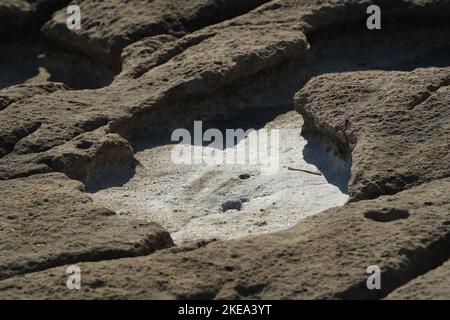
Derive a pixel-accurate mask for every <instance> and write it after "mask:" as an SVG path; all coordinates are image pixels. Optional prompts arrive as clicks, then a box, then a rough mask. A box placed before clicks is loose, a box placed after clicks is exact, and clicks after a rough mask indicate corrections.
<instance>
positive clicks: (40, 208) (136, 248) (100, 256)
mask: <svg viewBox="0 0 450 320" xmlns="http://www.w3.org/2000/svg"><path fill="white" fill-rule="evenodd" d="M0 194H1V195H2V197H1V199H0V231H1V232H0V238H1V241H0V261H1V262H0V279H4V278H8V277H11V276H14V275H17V274H22V273H27V272H32V271H36V270H42V269H46V268H50V267H53V266H58V265H63V264H67V263H69V264H70V263H76V262H78V261H89V260H90V261H95V260H105V259H113V258H121V257H128V256H138V255H145V254H148V253H151V252H153V251H155V250H158V249H161V248H167V247H170V246H172V245H173V243H172V240H171V238H170V235H169V234H168V233H167V232H166V231H165V230H164V229H163V228H161V227H160V226H159V225H157V224H154V223H148V222H143V221H139V220H126V219H122V218H119V217H117V216H116V215H115V213H114V212H111V211H109V210H107V209H104V208H101V207H97V206H95V205H93V204H92V200H91V199H90V198H89V196H88V195H87V194H85V193H83V190H82V185H81V183H79V182H76V181H73V180H70V179H68V178H67V177H66V176H64V175H63V174H59V173H54V174H43V175H34V176H32V177H28V178H22V179H16V180H9V181H2V182H0Z"/></svg>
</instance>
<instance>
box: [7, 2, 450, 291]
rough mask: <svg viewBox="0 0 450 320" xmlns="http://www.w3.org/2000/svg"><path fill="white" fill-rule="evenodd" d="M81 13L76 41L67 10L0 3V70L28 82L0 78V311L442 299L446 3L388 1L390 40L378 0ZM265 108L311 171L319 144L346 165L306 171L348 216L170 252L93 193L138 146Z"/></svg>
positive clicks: (91, 6) (128, 167)
mask: <svg viewBox="0 0 450 320" xmlns="http://www.w3.org/2000/svg"><path fill="white" fill-rule="evenodd" d="M77 3H79V5H80V7H81V10H82V11H83V20H82V21H83V22H82V29H81V30H79V31H77V30H73V31H71V30H69V29H67V27H66V25H65V18H66V11H65V6H66V5H68V4H69V1H63V0H61V1H56V0H28V1H25V0H16V1H10V0H0V27H1V28H0V41H1V42H2V51H3V50H4V49H3V48H5V50H6V51H7V52H11V53H8V54H7V55H8V59H11V60H5V61H14V64H12V65H13V67H14V68H12V69H11V68H9V69H2V68H7V67H8V66H3V65H1V64H2V62H0V70H15V69H17V70H21V71H20V74H19V71H18V74H16V75H14V76H12V75H11V76H9V75H8V76H4V77H3V76H2V78H0V88H1V89H0V123H1V124H2V125H1V127H0V194H1V198H0V238H1V241H0V298H3V299H29V298H37V299H44V298H64V299H66V298H77V299H78V298H82V299H92V298H101V299H117V298H125V299H142V298H144V299H147V298H149V299H163V298H170V299H172V298H177V299H179V298H184V299H186V298H189V299H191V298H200V299H214V298H215V299H220V298H231V299H234V298H251V299H253V298H255V299H258V298H274V299H284V298H286V299H358V298H364V299H381V298H394V299H410V298H418V299H421V298H450V286H449V285H448V280H447V279H448V277H446V275H447V274H448V272H449V263H448V260H449V258H450V254H449V253H450V222H449V221H450V219H449V212H450V196H449V192H448V190H449V189H450V178H449V177H450V153H449V149H450V87H449V84H450V58H449V57H450V55H449V53H450V23H449V22H448V21H449V16H450V1H448V0H429V1H422V0H399V1H389V0H383V1H377V3H378V4H379V5H380V7H381V8H382V12H383V28H382V30H379V31H369V30H367V28H366V25H365V19H366V18H367V14H366V9H367V7H368V6H369V5H370V4H371V3H372V1H369V0H344V1H341V0H339V1H337V0H325V1H324V0H271V1H270V0H248V1H224V0H213V1H209V0H208V1H207V0H195V1H188V2H186V1H181V0H170V1H168V0H160V1H159V0H158V1H150V0H139V1H133V2H123V1H118V0H105V1H102V2H98V1H95V0H84V1H78V2H77ZM52 13H53V15H52ZM412 35H414V36H412ZM30 43H39V45H40V46H42V47H41V49H39V50H37V53H33V54H30V55H28V57H30V59H31V60H27V64H26V66H23V65H22V62H20V61H19V60H17V59H16V60H15V59H14V55H15V52H17V50H19V49H17V48H24V47H25V48H26V47H27V46H28V45H29V44H30ZM8 50H9V51H8ZM0 54H3V53H0ZM43 56H46V57H48V58H45V57H44V58H42V57H43ZM50 57H51V58H50ZM27 59H28V58H27ZM21 65H22V67H21V68H19V67H20V66H21ZM64 68H66V69H64ZM43 70H44V71H45V72H44V71H43ZM55 70H58V72H56V71H55ZM61 70H63V71H61ZM73 70H78V72H79V73H78V74H77V75H76V76H73V72H74V71H73ZM87 82H89V83H87ZM3 83H4V85H3ZM266 109H269V110H271V112H272V113H271V114H272V115H275V116H277V115H280V114H284V113H286V112H288V111H290V110H294V109H295V110H297V111H298V112H299V113H300V114H301V115H302V117H303V120H304V124H303V129H302V133H303V136H304V137H305V138H306V139H307V140H308V145H307V146H306V147H305V151H304V152H305V154H304V157H305V159H307V158H308V157H309V158H310V159H316V160H317V157H314V156H312V154H313V153H314V152H318V150H319V151H320V150H322V149H318V148H317V145H318V144H319V142H318V141H320V143H323V144H325V145H326V148H325V149H327V150H328V152H330V153H333V154H334V155H335V156H336V157H338V158H340V159H342V161H343V163H345V164H349V163H351V169H350V174H351V176H350V179H349V181H348V184H347V183H345V186H342V181H339V182H337V181H334V180H333V179H334V178H335V176H334V175H333V173H330V172H328V171H327V170H328V169H329V168H328V167H329V166H327V165H326V164H323V163H314V160H311V161H312V162H313V164H314V165H316V166H317V168H318V169H320V170H321V171H322V172H323V174H324V177H325V178H326V179H328V181H330V183H332V184H335V185H339V187H340V188H341V189H342V188H344V189H347V188H348V193H349V197H350V198H349V201H348V203H346V204H345V205H343V206H339V207H335V208H330V209H328V210H325V211H323V212H320V213H318V214H315V215H312V216H310V217H307V218H305V219H302V220H301V221H299V222H298V223H297V224H296V225H295V226H294V227H292V228H290V229H287V230H280V231H277V232H270V233H267V234H261V235H252V236H247V237H242V238H238V239H232V240H214V239H206V241H201V240H200V239H192V240H193V241H192V242H190V243H183V244H180V245H174V243H173V241H172V238H171V237H170V234H169V232H167V231H166V230H165V229H164V228H163V227H162V226H160V225H159V224H157V223H154V222H151V221H142V220H139V219H133V218H132V217H123V216H121V215H120V214H118V213H117V212H114V211H113V210H110V209H106V208H104V207H103V206H100V205H99V204H97V203H96V202H95V201H93V200H92V196H91V195H90V194H89V193H88V192H95V191H96V190H98V189H102V188H106V187H109V186H111V185H113V186H114V185H121V184H123V183H124V181H127V180H128V179H130V176H133V174H134V170H135V169H136V166H139V162H138V160H137V159H136V157H135V152H136V150H139V149H140V148H142V146H143V145H145V148H152V147H157V146H160V145H161V142H159V140H158V139H159V137H162V138H161V139H162V140H164V139H167V137H169V138H170V132H171V131H172V129H174V128H179V127H182V126H188V125H189V124H191V123H192V122H193V121H194V120H196V119H202V120H205V121H206V120H208V121H219V122H221V121H226V119H228V118H232V119H236V118H243V117H245V118H246V119H250V121H255V122H251V123H252V124H254V125H256V123H257V121H258V117H259V116H260V115H261V114H262V113H263V110H266ZM266 122H268V121H266ZM327 168H328V169H327ZM246 178H248V177H246ZM242 180H246V179H242ZM345 182H347V181H345ZM239 201H241V204H242V199H239ZM284 201H289V199H284ZM71 264H76V265H78V266H79V267H80V268H81V270H82V272H83V287H82V289H81V290H68V289H67V288H66V280H67V274H66V268H67V266H68V265H71ZM370 265H378V266H379V267H380V268H381V278H382V287H381V290H368V288H367V287H366V279H367V276H368V275H367V273H366V269H367V267H368V266H370Z"/></svg>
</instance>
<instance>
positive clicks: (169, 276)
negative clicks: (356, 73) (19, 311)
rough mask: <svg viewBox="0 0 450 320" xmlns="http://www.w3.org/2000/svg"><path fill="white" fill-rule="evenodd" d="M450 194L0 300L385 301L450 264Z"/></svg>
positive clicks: (13, 291)
mask: <svg viewBox="0 0 450 320" xmlns="http://www.w3.org/2000/svg"><path fill="white" fill-rule="evenodd" d="M449 187H450V179H442V180H437V181H433V182H430V183H426V184H423V185H421V186H418V187H415V188H412V189H410V190H407V191H404V192H401V193H398V194H396V195H393V196H383V197H380V198H378V199H375V200H366V201H360V202H357V203H351V204H348V205H346V206H344V207H340V208H333V209H329V210H327V211H325V212H323V213H321V214H318V215H316V216H313V217H309V218H306V219H305V220H303V221H302V222H301V223H299V224H298V225H297V226H296V227H294V228H292V229H290V230H287V231H283V232H278V233H274V234H270V235H264V236H258V237H248V238H242V239H239V240H233V241H217V242H212V243H209V244H207V245H204V246H203V247H201V248H198V249H195V250H192V249H193V248H187V249H183V248H175V249H169V250H164V251H160V252H157V253H155V254H153V255H150V256H147V257H138V258H127V259H119V260H114V261H105V262H95V263H80V264H78V266H79V267H80V268H81V270H82V279H83V288H82V289H81V290H80V291H77V292H74V291H71V290H68V289H67V288H66V286H65V284H66V279H67V278H66V274H65V268H64V267H62V268H54V269H49V270H46V271H42V272H37V273H33V274H28V275H24V276H18V277H15V278H13V279H8V280H5V281H2V282H0V296H1V297H2V298H23V297H27V298H84V299H91V298H102V299H111V298H127V299H161V298H205V299H206V298H208V299H210V298H263V299H270V298H275V299H280V298H284V299H319V298H321V299H322V298H347V299H348V298H379V297H382V296H384V295H386V294H387V293H389V292H391V291H392V290H393V289H395V288H396V287H399V286H400V285H402V284H404V283H406V282H407V281H409V280H410V279H412V278H414V277H416V276H417V275H420V274H422V273H424V272H426V271H428V270H430V269H432V268H434V267H436V266H437V265H439V264H440V263H442V262H443V261H445V260H446V259H447V258H448V252H449V249H450V247H449V246H450V242H449V241H448V239H449V238H450V224H449V223H448V220H449V219H448V212H449V209H450V199H449V198H448V194H447V191H448V188H449ZM400 213H402V214H400ZM379 217H382V218H381V219H378V218H379ZM381 230H382V231H381ZM330 240H331V241H330ZM370 265H378V266H379V267H380V268H381V270H382V274H381V279H382V289H381V290H368V289H367V287H366V280H367V277H368V275H367V273H366V270H367V267H368V266H370ZM43 284H44V285H43ZM98 284H100V285H98Z"/></svg>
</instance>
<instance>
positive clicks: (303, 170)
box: [288, 167, 322, 176]
mask: <svg viewBox="0 0 450 320" xmlns="http://www.w3.org/2000/svg"><path fill="white" fill-rule="evenodd" d="M288 170H291V171H301V172H306V173H309V174H314V175H316V176H321V175H322V173H321V172H317V171H309V170H305V169H297V168H292V167H288Z"/></svg>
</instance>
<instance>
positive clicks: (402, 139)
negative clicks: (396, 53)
mask: <svg viewBox="0 0 450 320" xmlns="http://www.w3.org/2000/svg"><path fill="white" fill-rule="evenodd" d="M449 85H450V69H448V68H447V69H426V70H420V69H419V70H416V71H413V72H403V73H401V72H377V71H373V72H361V73H345V74H344V73H343V74H328V75H323V76H319V77H317V78H314V79H313V80H311V81H310V82H309V83H308V84H307V85H306V86H305V87H304V88H303V89H302V90H301V91H300V92H299V93H298V94H297V96H296V97H295V106H296V107H297V110H298V111H299V112H300V113H301V114H302V116H303V118H304V119H305V122H306V125H305V127H304V130H305V131H308V130H310V131H311V130H312V131H317V132H320V133H322V134H325V135H328V136H331V137H332V138H334V139H335V140H336V141H337V143H339V144H341V145H342V146H344V148H347V149H349V150H351V151H352V159H353V167H352V178H351V181H350V183H349V189H350V190H349V191H350V197H351V198H352V199H353V200H360V199H367V198H375V197H377V196H380V195H383V194H393V193H396V192H398V191H401V190H403V189H405V188H409V187H411V186H413V185H417V184H420V183H423V182H424V181H429V180H433V179H439V178H443V177H448V176H449V175H450V153H449V146H450V110H449V107H448V106H449V104H450V87H449ZM437 137H439V138H438V139H437ZM411 159H414V161H411Z"/></svg>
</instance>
